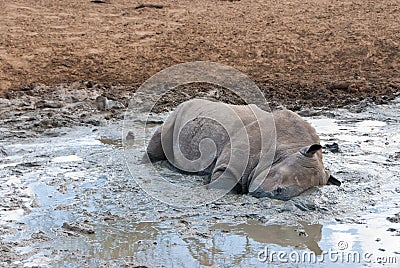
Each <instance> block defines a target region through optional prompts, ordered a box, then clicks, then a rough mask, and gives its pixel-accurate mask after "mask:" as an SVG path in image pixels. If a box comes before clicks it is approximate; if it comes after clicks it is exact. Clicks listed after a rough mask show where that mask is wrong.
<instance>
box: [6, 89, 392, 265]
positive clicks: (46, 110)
mask: <svg viewBox="0 0 400 268" xmlns="http://www.w3.org/2000/svg"><path fill="white" fill-rule="evenodd" d="M76 92H78V93H79V92H81V95H79V94H78V93H76ZM57 94H58V93H57ZM96 94H97V95H96ZM33 95H34V94H33ZM98 95H99V93H98V92H96V91H95V90H94V91H92V93H90V94H89V93H87V92H86V91H85V90H82V91H74V92H73V94H72V91H71V92H70V91H69V90H68V88H66V89H65V91H64V93H63V95H62V98H63V99H60V98H59V97H54V98H49V100H47V102H44V103H45V104H43V103H39V104H38V103H37V100H38V98H39V97H38V96H30V97H24V98H15V99H0V106H1V107H0V110H1V115H0V120H1V121H0V122H1V125H0V128H1V135H0V136H1V145H0V239H1V240H0V266H4V267H5V266H11V267H46V266H52V267H82V266H88V267H89V266H90V267H99V266H105V267H125V266H127V265H128V266H139V265H141V266H146V267H204V266H215V267H233V266H235V267H266V266H271V267H273V266H282V265H284V266H295V267H297V266H304V265H305V264H307V265H308V266H313V265H315V266H328V267H330V266H335V267H336V266H340V265H343V266H344V265H345V264H346V261H345V259H343V258H342V257H340V256H339V257H338V258H337V259H336V260H335V259H329V258H328V256H327V255H324V252H329V251H337V252H339V253H340V252H341V253H347V252H353V251H354V252H359V253H360V254H372V255H371V256H370V261H371V262H369V263H368V262H366V261H364V260H363V259H361V260H360V263H361V264H363V265H366V266H373V267H375V266H376V265H378V264H385V267H391V266H394V267H395V266H397V265H398V263H399V262H400V250H399V245H400V223H399V221H398V216H396V214H397V213H399V212H400V185H399V170H400V169H399V167H400V131H399V130H400V99H397V100H395V101H392V102H391V103H390V104H387V105H380V106H376V105H370V104H368V103H361V104H360V105H358V106H353V107H351V108H349V109H335V110H327V109H322V110H302V111H300V112H299V113H300V114H301V115H302V116H303V117H304V118H305V119H306V120H307V121H309V122H310V123H311V124H313V125H314V126H315V127H316V129H317V132H318V133H319V134H320V136H321V139H322V144H323V145H325V148H324V161H325V165H326V167H327V168H329V169H330V170H331V172H332V173H333V174H334V175H335V176H336V177H337V178H338V179H340V180H341V181H342V182H343V184H342V186H341V187H336V186H324V187H319V188H313V189H311V190H309V191H308V192H306V193H304V194H302V195H301V196H299V197H296V198H293V199H292V200H290V201H287V202H285V201H279V200H271V199H268V198H264V199H256V198H253V197H250V196H247V195H226V196H224V197H222V198H221V199H219V200H217V201H214V202H213V203H211V204H208V205H204V206H199V207H195V208H174V207H170V206H168V205H166V204H164V203H162V202H160V201H158V200H156V199H153V198H152V197H150V196H148V195H147V194H146V193H145V192H144V191H143V190H141V188H140V187H139V186H138V185H137V183H136V182H135V180H134V179H133V178H135V177H143V176H146V174H148V173H146V170H145V166H144V167H143V166H140V167H139V166H138V168H137V170H132V174H130V173H129V171H128V168H127V166H126V163H125V159H124V151H123V148H122V142H121V131H122V118H123V114H122V112H123V109H122V107H123V106H124V103H123V101H117V100H115V102H120V103H119V104H118V103H117V104H116V103H112V102H111V104H110V103H108V104H107V105H108V106H107V105H106V107H104V106H102V105H99V102H100V101H102V100H101V98H100V99H99V98H97V97H98ZM57 96H60V95H59V94H58V95H57ZM108 100H110V99H108ZM103 104H104V103H103ZM35 105H36V106H35ZM38 105H39V107H38ZM110 105H111V106H110ZM15 107H17V108H15ZM164 116H165V115H164ZM155 127H156V124H155V125H153V126H152V127H151V128H150V129H149V130H150V131H154V130H155ZM136 153H137V156H136V157H140V156H141V154H142V153H143V148H141V149H138V150H137V151H136ZM158 168H159V170H162V171H163V172H164V174H165V176H166V177H168V178H170V180H175V181H179V180H182V181H191V180H193V181H200V179H199V178H198V177H192V176H189V175H180V174H176V173H174V172H172V171H169V170H168V169H167V168H165V167H164V166H163V164H159V166H158ZM150 179H151V178H150ZM397 215H398V214H397ZM265 247H267V248H268V251H269V252H271V251H284V252H286V253H287V254H289V253H291V252H295V253H298V254H302V253H304V252H306V253H313V254H315V256H317V257H319V258H321V257H322V256H325V259H324V260H323V261H321V262H317V263H309V262H301V260H300V261H299V260H298V261H296V262H295V261H290V260H289V261H287V262H285V263H282V262H281V261H279V260H278V259H277V258H276V256H275V259H274V260H273V262H270V260H267V262H270V263H269V264H268V263H266V262H261V261H262V257H263V256H264V255H263V252H264V249H265ZM259 259H260V260H259ZM394 261H396V262H397V264H389V262H392V263H393V262H394Z"/></svg>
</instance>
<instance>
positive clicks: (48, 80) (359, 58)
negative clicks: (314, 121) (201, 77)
mask: <svg viewBox="0 0 400 268" xmlns="http://www.w3.org/2000/svg"><path fill="white" fill-rule="evenodd" d="M99 2H103V1H90V0H70V1H52V0H2V1H1V2H0V91H5V90H8V89H18V88H21V87H25V86H27V85H29V84H31V83H43V84H46V85H50V86H51V85H55V84H58V83H63V82H67V83H71V82H74V81H80V80H86V81H87V80H91V81H97V82H98V83H102V84H114V85H115V84H120V85H123V86H126V87H127V89H135V88H137V86H138V85H140V84H141V83H142V82H144V81H145V80H146V79H148V78H149V77H150V76H151V75H153V74H155V73H156V72H158V71H160V70H162V69H164V68H166V67H169V66H171V65H174V64H177V63H182V62H188V61H214V62H219V63H224V64H227V65H229V66H233V67H235V68H237V69H239V70H240V71H243V72H244V73H246V74H247V75H249V76H250V78H252V79H253V80H254V81H256V83H257V84H258V85H259V86H260V88H261V89H262V90H264V92H265V93H266V96H267V97H268V98H270V99H272V100H275V99H278V100H281V101H282V102H283V103H294V102H296V103H297V104H298V105H301V104H302V102H304V103H308V104H311V105H319V106H323V105H328V106H329V105H335V104H338V105H340V104H348V103H351V102H357V101H358V100H359V99H360V98H366V97H371V98H372V100H375V101H376V102H378V103H379V102H382V101H383V102H384V101H385V98H384V99H383V100H382V98H381V97H382V96H384V95H385V96H387V97H389V98H391V97H392V96H393V93H396V92H398V91H399V88H400V78H399V69H400V49H399V40H400V31H399V29H400V19H399V18H400V5H399V2H398V0H383V1H371V0H352V1H335V0H331V1H328V0H291V1H272V0H203V1H189V0H168V1H159V2H156V1H154V0H148V1H143V0H140V1H137V0H107V1H105V3H99ZM143 3H144V4H148V3H152V4H160V6H157V5H156V6H152V7H143V5H142V6H140V4H143ZM337 81H345V83H337Z"/></svg>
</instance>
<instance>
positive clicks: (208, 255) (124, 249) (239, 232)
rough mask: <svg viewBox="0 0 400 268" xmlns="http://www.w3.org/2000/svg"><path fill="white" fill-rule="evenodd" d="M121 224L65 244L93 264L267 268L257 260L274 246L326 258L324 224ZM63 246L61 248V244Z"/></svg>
mask: <svg viewBox="0 0 400 268" xmlns="http://www.w3.org/2000/svg"><path fill="white" fill-rule="evenodd" d="M117 224H118V225H119V224H121V222H119V223H118V222H115V223H112V224H110V225H103V226H98V229H97V230H96V232H95V235H93V236H90V235H86V239H84V240H83V239H76V238H75V239H72V240H71V243H69V244H68V243H67V244H66V243H65V240H64V239H63V240H64V241H63V246H64V247H65V246H66V245H69V246H68V250H69V251H71V250H74V249H79V250H80V251H81V252H80V253H81V254H82V255H84V256H86V261H87V262H89V263H90V264H91V265H100V264H101V263H102V261H103V262H104V261H106V260H109V259H114V260H117V259H119V260H121V257H122V256H123V259H124V261H125V262H130V263H134V264H140V265H147V266H157V265H165V266H166V267H172V266H176V265H178V266H180V265H181V266H182V267H189V265H192V267H195V266H199V265H201V266H215V265H221V266H241V267H245V266H247V265H252V266H258V265H261V263H259V262H258V261H257V253H258V252H259V250H260V248H262V247H264V246H266V245H271V246H272V247H273V244H274V245H278V246H279V247H284V248H285V247H292V248H293V249H295V250H311V251H313V252H315V253H316V254H317V255H318V254H320V253H321V251H322V250H321V249H320V247H319V246H318V242H319V241H320V240H321V237H322V236H321V231H322V225H320V224H308V223H306V222H300V223H299V226H286V225H267V226H265V225H262V224H260V223H258V222H257V221H248V222H247V223H242V224H238V225H232V224H223V223H218V224H215V225H214V226H212V227H211V228H210V230H209V231H210V233H201V232H199V231H197V230H196V228H193V229H192V228H190V227H189V226H184V227H183V226H180V227H179V226H177V227H176V228H171V227H170V226H171V225H174V222H173V221H168V222H164V223H157V222H139V223H135V224H129V225H130V227H129V228H128V229H129V231H126V229H127V228H126V227H127V226H126V225H125V224H126V223H124V224H123V225H124V226H125V227H124V228H125V230H121V226H120V227H119V226H117ZM59 246H61V245H59ZM76 261H77V259H76V256H71V255H70V254H69V255H68V256H65V257H64V258H62V261H61V263H62V265H67V264H69V263H74V262H76Z"/></svg>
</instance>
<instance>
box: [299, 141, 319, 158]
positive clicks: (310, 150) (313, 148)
mask: <svg viewBox="0 0 400 268" xmlns="http://www.w3.org/2000/svg"><path fill="white" fill-rule="evenodd" d="M321 149H322V146H321V145H319V144H313V145H310V146H307V147H304V148H301V149H300V153H302V154H303V155H305V156H308V157H312V156H313V155H314V154H315V153H316V152H317V151H319V150H321Z"/></svg>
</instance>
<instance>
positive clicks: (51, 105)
mask: <svg viewBox="0 0 400 268" xmlns="http://www.w3.org/2000/svg"><path fill="white" fill-rule="evenodd" d="M35 107H36V108H38V109H43V108H52V109H57V108H61V107H63V105H62V104H61V103H59V102H47V101H44V100H41V101H38V102H36V103H35Z"/></svg>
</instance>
